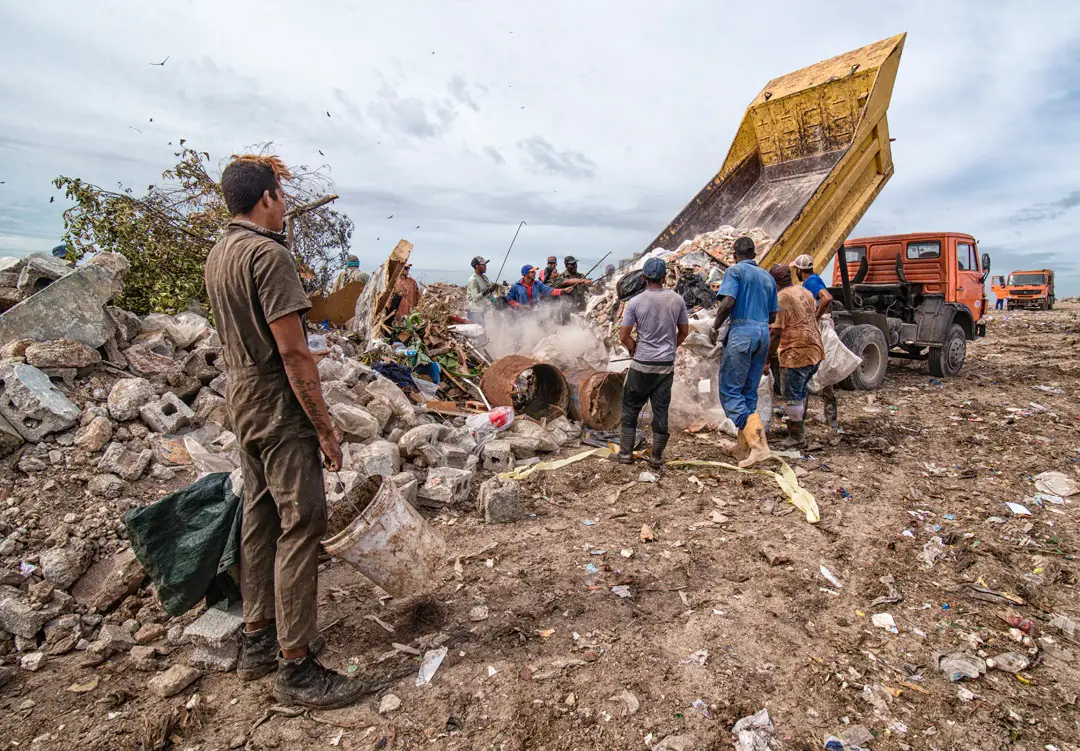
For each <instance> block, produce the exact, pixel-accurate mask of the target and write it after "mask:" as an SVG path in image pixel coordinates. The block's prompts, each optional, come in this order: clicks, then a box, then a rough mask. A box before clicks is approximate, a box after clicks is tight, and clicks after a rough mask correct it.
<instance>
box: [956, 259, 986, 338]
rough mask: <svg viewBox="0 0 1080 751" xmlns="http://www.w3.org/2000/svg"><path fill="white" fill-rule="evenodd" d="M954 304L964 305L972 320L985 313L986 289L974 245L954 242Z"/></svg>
mask: <svg viewBox="0 0 1080 751" xmlns="http://www.w3.org/2000/svg"><path fill="white" fill-rule="evenodd" d="M956 302H958V303H961V304H962V305H966V306H967V307H968V310H970V311H971V317H972V319H973V320H976V321H978V320H979V319H980V318H982V317H983V313H984V312H985V311H986V289H985V287H984V285H983V275H982V270H981V269H980V268H979V253H978V248H976V247H975V243H972V242H967V241H966V240H957V241H956Z"/></svg>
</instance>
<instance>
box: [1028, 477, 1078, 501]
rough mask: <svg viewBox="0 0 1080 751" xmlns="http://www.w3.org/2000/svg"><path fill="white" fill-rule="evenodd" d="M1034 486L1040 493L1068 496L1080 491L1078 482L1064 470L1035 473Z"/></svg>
mask: <svg viewBox="0 0 1080 751" xmlns="http://www.w3.org/2000/svg"><path fill="white" fill-rule="evenodd" d="M1035 488H1036V489H1037V490H1038V491H1039V492H1040V493H1048V494H1049V495H1060V496H1061V497H1062V498H1068V497H1069V496H1070V495H1076V494H1077V493H1080V483H1078V482H1077V481H1076V480H1074V479H1072V478H1071V477H1069V476H1068V475H1067V474H1065V473H1064V472H1040V473H1039V474H1037V475H1035Z"/></svg>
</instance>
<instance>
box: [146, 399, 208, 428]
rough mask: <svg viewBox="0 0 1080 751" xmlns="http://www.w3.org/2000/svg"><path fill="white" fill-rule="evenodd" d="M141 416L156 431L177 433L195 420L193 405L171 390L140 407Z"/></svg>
mask: <svg viewBox="0 0 1080 751" xmlns="http://www.w3.org/2000/svg"><path fill="white" fill-rule="evenodd" d="M139 416H140V417H141V418H142V421H143V422H144V423H146V426H147V427H148V428H150V430H152V431H154V432H155V433H176V432H178V431H179V430H180V429H181V428H186V427H187V426H188V425H191V423H192V422H194V420H195V412H194V411H192V409H191V407H189V406H188V405H186V404H184V402H183V401H182V400H181V399H180V397H178V396H177V395H176V394H174V393H172V392H171V391H166V392H165V393H164V394H162V395H161V398H160V399H158V400H157V401H154V402H148V403H146V404H144V405H142V406H141V407H139Z"/></svg>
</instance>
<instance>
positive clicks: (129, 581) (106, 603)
mask: <svg viewBox="0 0 1080 751" xmlns="http://www.w3.org/2000/svg"><path fill="white" fill-rule="evenodd" d="M145 578H146V572H145V571H144V570H143V567H142V565H141V564H140V563H139V559H138V558H136V557H135V551H134V550H132V549H131V548H125V549H124V550H121V551H120V552H119V553H116V554H114V555H113V556H112V557H110V558H104V559H102V560H100V561H98V562H97V563H95V564H94V565H92V566H91V567H90V568H89V570H87V572H86V573H85V574H83V575H82V577H81V578H80V579H79V580H78V581H77V582H75V586H74V587H72V588H71V594H72V595H73V596H74V597H75V601H76V602H77V603H79V604H80V605H84V606H86V607H89V608H94V609H95V610H98V611H101V612H105V611H107V610H108V609H109V608H111V607H113V606H114V605H116V604H117V603H118V602H120V601H121V600H122V599H124V598H125V597H127V596H128V595H130V594H132V593H133V592H135V591H136V590H138V589H139V585H140V584H142V583H143V579H145ZM9 630H10V629H9Z"/></svg>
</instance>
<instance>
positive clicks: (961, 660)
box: [937, 651, 986, 683]
mask: <svg viewBox="0 0 1080 751" xmlns="http://www.w3.org/2000/svg"><path fill="white" fill-rule="evenodd" d="M937 666H938V670H940V671H941V672H942V673H944V674H945V675H946V677H948V679H949V680H950V681H952V682H953V683H956V682H957V681H961V680H963V679H964V678H970V679H972V680H974V679H977V678H979V677H980V676H981V675H983V674H984V673H985V672H986V661H985V660H983V658H981V657H979V656H978V655H974V654H972V653H971V652H967V651H958V652H948V653H946V654H943V655H941V656H939V657H938V660H937Z"/></svg>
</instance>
